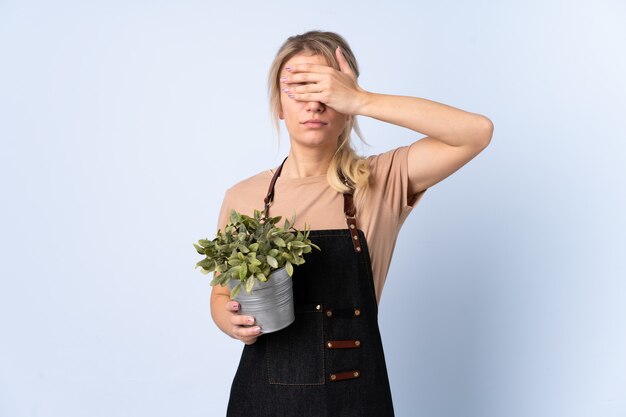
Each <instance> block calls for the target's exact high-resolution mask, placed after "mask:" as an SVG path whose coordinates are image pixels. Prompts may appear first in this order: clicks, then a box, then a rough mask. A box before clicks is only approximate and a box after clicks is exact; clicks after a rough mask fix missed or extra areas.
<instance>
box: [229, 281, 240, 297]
mask: <svg viewBox="0 0 626 417" xmlns="http://www.w3.org/2000/svg"><path fill="white" fill-rule="evenodd" d="M239 290H241V282H240V283H239V284H237V285H235V287H234V288H233V289H232V291H231V292H230V299H231V300H234V299H235V297H237V294H239Z"/></svg>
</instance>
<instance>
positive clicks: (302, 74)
mask: <svg viewBox="0 0 626 417" xmlns="http://www.w3.org/2000/svg"><path fill="white" fill-rule="evenodd" d="M335 55H336V57H337V61H338V62H339V66H340V67H341V71H337V70H336V69H334V68H332V67H330V66H327V65H318V64H297V65H295V66H294V68H289V69H286V71H288V72H289V73H291V74H290V75H289V76H287V77H285V78H284V79H282V80H281V82H282V84H283V86H284V87H286V88H287V92H288V94H289V97H291V98H292V99H294V100H301V101H319V102H322V103H324V104H326V105H327V106H330V107H332V108H334V109H335V110H337V111H338V112H340V113H344V114H348V115H362V116H368V117H372V118H375V119H378V120H381V121H383V122H387V123H392V124H395V125H398V126H403V127H406V128H408V129H411V130H414V131H416V132H418V133H421V134H424V135H426V137H423V138H421V139H419V140H417V141H415V142H413V143H412V144H411V147H410V150H409V179H410V190H409V191H411V194H415V193H418V192H420V191H423V190H425V189H426V188H429V187H431V186H433V185H434V184H436V183H438V182H439V181H441V180H443V179H444V178H446V177H448V176H449V175H451V174H452V173H454V172H455V171H457V170H458V169H459V168H461V167H462V166H463V165H465V164H466V163H467V162H469V161H470V160H471V159H472V158H474V157H475V156H476V155H478V154H479V153H480V152H481V151H482V150H483V149H485V147H486V146H487V145H488V144H489V142H490V141H491V136H492V135H493V123H492V122H491V120H489V119H488V118H487V117H485V116H483V115H480V114H476V113H470V112H467V111H464V110H461V109H457V108H455V107H452V106H449V105H446V104H442V103H437V102H435V101H432V100H427V99H424V98H418V97H409V96H397V95H389V94H377V93H372V92H368V91H366V90H364V89H363V88H361V87H360V86H359V85H358V84H357V82H356V77H355V75H354V73H353V71H352V70H351V69H350V66H349V64H348V62H347V60H346V59H345V58H344V56H343V54H342V53H341V48H339V47H338V48H337V50H336V51H335ZM298 84H304V85H298Z"/></svg>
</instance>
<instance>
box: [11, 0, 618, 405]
mask: <svg viewBox="0 0 626 417" xmlns="http://www.w3.org/2000/svg"><path fill="white" fill-rule="evenodd" d="M625 21H626V6H625V4H624V2H621V1H617V0H615V1H609V0H604V1H593V2H592V1H587V2H581V1H568V2H564V1H547V2H546V1H537V0H533V1H527V2H521V3H520V2H514V1H508V0H507V1H498V2H495V1H494V2H487V1H474V2H465V1H450V0H448V1H438V2H426V1H415V2H413V1H411V2H409V1H405V2H393V3H387V4H384V3H382V2H380V1H365V0H359V1H341V2H338V1H326V0H322V1H317V2H284V1H275V2H269V3H268V2H251V1H250V2H219V3H217V2H215V3H214V2H208V1H204V2H202V1H177V2H165V1H91V2H86V1H64V0H59V1H56V2H44V1H20V2H16V1H10V0H4V1H3V2H2V3H1V4H0V61H1V64H0V138H1V140H2V146H1V149H0V185H1V190H2V204H1V206H0V207H1V208H0V210H2V213H1V214H2V215H1V216H0V222H1V230H2V240H1V242H2V243H1V245H2V247H1V248H0V253H1V257H2V261H1V262H0V268H1V269H0V271H1V272H0V276H1V287H0V331H1V332H2V335H1V337H0V416H3V417H4V416H6V417H22V416H46V417H54V416H59V417H71V416H81V417H82V416H115V417H123V416H133V417H136V416H151V417H160V416H186V417H192V416H220V415H224V413H225V407H226V402H227V399H228V392H229V388H230V382H231V380H232V376H233V375H234V372H235V369H236V366H237V363H238V360H239V356H240V352H241V349H242V344H241V343H240V342H238V341H235V340H233V339H230V338H228V337H227V336H225V335H224V334H223V333H221V332H220V331H219V330H218V329H217V327H216V326H215V325H214V323H213V321H212V320H211V317H210V310H209V295H210V292H211V288H210V286H209V279H208V278H207V277H206V276H204V275H202V274H201V273H200V272H199V271H198V270H195V269H194V265H195V263H196V262H197V261H198V260H199V259H200V257H199V255H198V254H197V253H196V252H195V250H194V248H193V246H192V243H193V242H196V241H197V239H199V238H203V237H207V236H212V235H214V233H215V229H216V222H217V215H218V210H219V207H220V204H221V201H222V197H223V195H224V192H225V190H226V188H227V187H229V186H230V185H232V184H234V183H235V182H237V181H239V180H241V179H243V178H245V177H247V176H249V175H252V174H255V173H257V172H258V171H260V170H263V169H267V168H269V167H272V166H275V165H277V164H278V163H279V162H280V161H281V160H282V158H283V157H284V155H285V154H286V153H287V151H288V136H287V135H286V132H285V131H284V130H283V136H282V138H281V140H280V146H279V145H278V143H279V141H278V139H277V137H276V135H275V134H274V133H273V132H272V126H271V122H270V119H269V116H268V106H267V96H266V75H267V71H268V69H269V65H270V63H271V61H272V58H273V56H274V54H275V53H276V51H277V49H278V47H279V46H280V44H281V43H282V42H283V41H284V40H285V39H286V38H287V37H288V36H290V35H293V34H298V33H303V32H305V31H306V30H310V29H322V30H332V31H336V32H338V33H340V34H341V35H343V36H344V37H345V38H346V39H347V40H348V42H349V43H350V45H351V47H352V49H353V51H354V52H355V54H356V56H357V59H358V60H359V63H360V66H361V77H360V79H359V83H360V85H361V86H362V87H363V88H365V89H366V90H369V91H373V92H378V93H386V94H398V95H412V96H417V97H424V98H428V99H431V100H435V101H439V102H442V103H446V104H449V105H452V106H455V107H458V108H461V109H464V110H468V111H472V112H476V113H480V114H484V115H486V116H487V117H489V118H490V119H491V120H492V121H493V122H494V125H495V132H494V136H493V139H492V142H491V144H490V146H489V147H488V148H487V149H486V150H485V151H484V152H483V153H481V154H480V155H479V156H477V157H476V158H475V159H474V160H472V161H471V162H470V163H468V164H467V165H466V166H464V167H463V168H462V169H461V170H459V171H458V172H457V173H455V174H453V175H452V176H451V177H449V178H447V179H445V180H443V181H442V182H440V183H439V184H437V185H435V186H434V187H432V188H431V189H430V190H429V191H427V193H426V194H425V195H424V197H423V199H422V200H421V202H420V203H419V205H418V206H417V208H416V209H415V210H414V211H413V213H412V214H411V215H410V216H409V218H408V220H407V221H406V223H405V225H404V227H403V229H402V231H401V234H400V236H399V239H398V244H397V248H396V252H395V255H394V258H393V262H392V265H391V268H390V271H389V275H388V280H387V284H386V286H385V289H384V292H383V296H382V301H381V305H380V326H381V332H382V336H383V342H384V346H385V352H386V357H387V362H388V368H389V373H390V380H391V386H392V391H393V396H394V401H395V407H396V413H397V415H398V416H441V417H443V416H450V417H452V416H455V417H456V416H464V417H473V416H477V417H478V416H480V417H486V416H489V417H491V416H493V417H501V416H507V417H522V416H523V417H555V416H568V417H598V416H602V417H613V416H615V417H617V416H624V415H626V355H624V352H626V324H625V319H626V302H625V301H626V283H625V281H624V277H625V276H626V260H625V259H626V257H625V256H624V254H625V252H626V251H625V249H626V244H625V241H624V239H625V238H624V235H625V232H626V227H625V226H626V222H625V220H624V213H625V212H626V210H625V209H626V193H625V179H626V164H624V159H625V156H626V146H625V145H624V133H623V132H624V131H626V117H625V116H626V114H625V113H624V109H625V108H626V83H625V81H624V74H626V57H625V52H624V51H625V50H626V48H624V45H626V25H625V24H624V22H625ZM359 120H360V123H361V126H362V129H363V132H364V134H365V138H366V140H368V142H369V143H370V144H371V146H369V147H362V148H360V151H361V152H362V153H364V154H373V153H379V152H383V151H385V150H388V149H391V148H394V147H397V146H401V145H404V144H409V143H411V142H412V141H414V140H417V139H419V138H421V137H422V136H423V135H421V134H418V133H416V132H413V131H410V130H407V129H404V128H400V127H398V126H393V125H390V124H386V123H382V122H380V121H377V120H374V119H368V118H364V117H361V118H360V119H359Z"/></svg>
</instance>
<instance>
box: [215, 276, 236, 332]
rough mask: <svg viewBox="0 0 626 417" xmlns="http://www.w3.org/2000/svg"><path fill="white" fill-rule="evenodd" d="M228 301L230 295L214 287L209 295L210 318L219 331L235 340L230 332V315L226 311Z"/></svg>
mask: <svg viewBox="0 0 626 417" xmlns="http://www.w3.org/2000/svg"><path fill="white" fill-rule="evenodd" d="M229 301H230V295H229V294H228V293H224V292H222V291H220V290H219V289H218V288H216V287H214V288H213V292H212V293H211V317H212V318H213V321H214V322H215V324H216V325H217V327H218V328H219V329H220V330H221V331H223V332H224V333H226V334H227V335H229V336H230V337H232V338H235V337H234V336H233V335H232V334H231V332H230V330H231V329H232V324H231V322H230V315H231V313H230V312H229V311H228V310H227V309H226V303H227V302H229Z"/></svg>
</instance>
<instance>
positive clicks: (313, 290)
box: [227, 159, 394, 417]
mask: <svg viewBox="0 0 626 417" xmlns="http://www.w3.org/2000/svg"><path fill="white" fill-rule="evenodd" d="M285 160H286V159H285ZM284 163H285V162H284V161H283V164H284ZM282 166H283V165H282V164H281V166H280V167H279V168H278V170H277V171H276V173H275V174H274V177H273V178H272V182H271V184H270V189H269V191H268V195H267V197H266V199H265V215H266V216H267V213H268V208H269V205H270V204H271V201H272V199H273V195H274V184H275V182H276V179H277V178H278V176H279V175H280V171H281V169H282ZM344 201H345V207H344V211H345V214H346V221H347V223H348V228H347V229H335V230H312V231H311V232H310V235H309V238H310V239H311V241H313V242H314V243H315V244H317V245H318V246H319V247H320V248H321V251H317V250H313V252H311V253H308V254H306V255H305V260H306V262H305V263H304V264H303V265H300V266H296V267H295V268H294V273H293V277H292V279H293V291H294V301H295V306H296V307H295V309H296V319H295V321H294V322H293V323H292V324H291V325H290V326H289V327H287V328H285V329H283V330H279V331H277V332H274V333H269V334H266V335H261V336H259V337H258V339H257V341H256V342H255V343H253V344H251V345H245V346H244V348H243V353H242V356H241V360H240V362H239V367H238V369H237V373H236V374H235V378H234V380H233V384H232V387H231V391H230V399H229V402H228V411H227V416H228V417H240V416H241V417H244V416H245V417H256V416H259V417H261V416H263V417H264V416H268V417H270V416H271V417H278V416H281V417H283V416H284V417H288V416H294V417H296V416H297V417H321V416H333V417H349V416H355V417H357V416H358V417H367V416H372V417H374V416H376V417H386V416H393V415H394V412H393V404H392V400H391V390H390V388H389V379H388V376H387V368H386V365H385V357H384V353H383V347H382V341H381V338H380V332H379V329H378V305H377V303H376V294H375V291H374V282H373V278H372V267H371V264H370V257H369V252H368V248H367V241H366V239H365V236H364V234H363V232H362V231H361V230H359V229H358V228H357V226H356V217H355V215H356V210H355V208H354V204H353V203H352V195H351V194H345V195H344ZM337 215H339V213H337Z"/></svg>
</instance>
